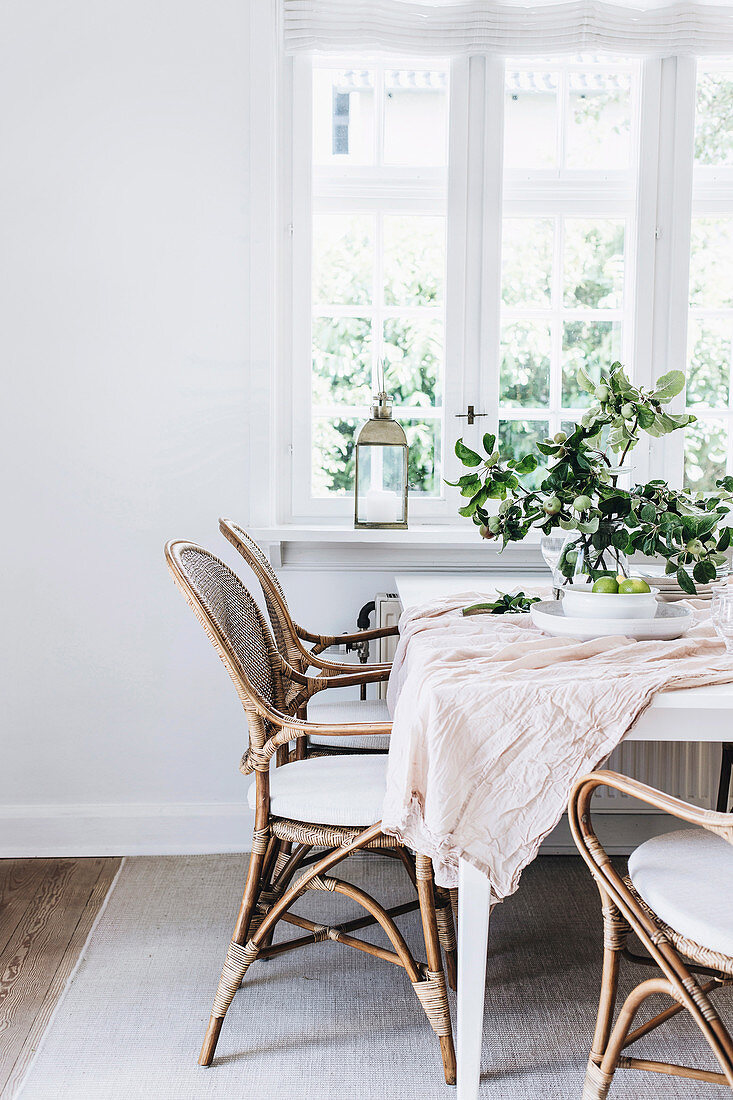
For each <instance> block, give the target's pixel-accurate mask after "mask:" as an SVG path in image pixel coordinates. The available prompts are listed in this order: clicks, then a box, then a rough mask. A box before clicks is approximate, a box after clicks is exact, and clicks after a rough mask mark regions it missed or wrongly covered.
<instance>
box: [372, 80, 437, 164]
mask: <svg viewBox="0 0 733 1100" xmlns="http://www.w3.org/2000/svg"><path fill="white" fill-rule="evenodd" d="M447 158H448V74H447V72H445V71H442V70H435V69H424V70H414V69H413V70H408V69H390V70H388V71H387V72H386V73H385V74H384V163H385V164H411V165H420V166H422V167H429V166H442V165H444V164H446V163H447Z"/></svg>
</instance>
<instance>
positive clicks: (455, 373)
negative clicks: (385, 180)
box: [260, 57, 733, 527]
mask: <svg viewBox="0 0 733 1100" xmlns="http://www.w3.org/2000/svg"><path fill="white" fill-rule="evenodd" d="M319 63H320V62H319ZM399 63H400V62H399V61H397V60H396V59H395V60H394V62H393V59H390V60H389V64H390V66H392V65H393V64H394V65H395V66H397V65H399ZM407 64H409V65H410V66H411V67H417V62H416V61H414V60H411V61H409V62H407ZM535 64H536V65H540V64H541V62H540V61H539V60H538V61H536V62H535ZM310 68H311V64H310V61H309V59H307V58H304V57H297V58H295V59H284V61H283V70H284V77H283V84H282V92H283V95H282V102H283V105H284V108H285V109H284V111H283V112H282V115H281V119H282V121H283V127H282V136H281V142H280V162H279V163H280V168H281V170H282V171H281V172H280V179H281V181H282V182H281V203H280V214H279V216H278V228H279V235H280V246H281V276H282V277H281V279H280V284H281V292H280V294H279V302H280V310H279V313H280V317H279V323H278V340H279V344H280V353H279V356H278V359H279V363H280V372H279V381H278V385H277V389H276V398H275V417H274V419H275V424H274V428H275V435H276V440H277V442H276V453H277V454H278V456H279V457H278V469H277V477H276V478H275V481H276V487H275V492H274V494H273V495H274V500H275V504H274V508H273V507H270V510H269V523H276V524H278V523H279V524H296V525H297V524H301V525H304V524H308V523H324V522H325V523H327V524H334V523H335V524H338V525H343V526H344V527H350V526H351V523H352V519H351V517H352V512H353V502H352V500H351V499H350V497H349V496H348V495H347V496H346V497H345V498H340V499H334V500H322V501H318V502H313V501H311V500H310V499H309V497H310V492H309V486H308V492H307V493H306V492H305V491H304V489H305V486H304V477H303V472H304V469H305V467H306V466H307V467H308V471H309V468H310V452H309V450H308V449H306V448H308V447H309V437H310V416H309V415H308V418H307V424H306V423H305V421H306V416H305V415H304V413H303V410H304V409H306V408H307V409H308V410H310V369H311V363H310V340H309V339H308V336H306V338H305V339H304V338H303V334H304V333H306V334H308V335H309V333H310V311H311V299H310V292H309V291H308V292H306V293H304V287H308V288H309V287H310V218H311V209H312V204H311V190H310V179H311V174H310V142H311V137H310V87H311V76H310ZM695 68H696V67H695V62H694V60H693V59H690V58H665V59H663V60H659V59H645V60H643V61H642V76H641V93H640V97H639V110H638V135H639V141H638V145H637V149H638V157H639V164H640V165H641V169H640V171H638V172H637V174H636V187H635V194H634V195H633V196H630V195H629V194H626V195H621V193H620V192H619V191H618V190H616V191H615V192H614V190H613V188H612V187H611V186H609V191H608V194H607V196H606V200H607V201H606V206H605V208H604V210H602V209H601V208H600V207H599V201H598V197H597V195H595V194H594V195H593V196H592V197H591V196H589V194H588V187H585V188H584V182H583V180H582V178H579V176H578V174H577V173H573V176H574V180H573V182H572V183H571V182H570V181H567V183H565V184H563V187H564V190H563V194H562V204H563V207H564V209H565V211H566V212H568V213H572V214H582V213H583V203H584V202H586V201H591V202H592V212H593V213H598V214H599V215H600V214H601V213H603V212H605V210H607V212H608V214H609V216H612V215H613V214H617V213H618V212H621V211H623V213H624V215H625V216H628V214H629V213H630V212H631V213H633V212H635V219H634V218H633V217H632V223H633V221H634V220H635V222H636V231H635V233H632V234H629V233H627V239H626V270H625V276H626V277H625V294H626V295H627V296H628V295H632V296H633V303H634V304H633V310H632V311H631V317H632V319H633V326H629V325H627V327H626V331H625V334H624V358H625V359H626V361H627V363H628V364H629V366H630V369H631V371H632V376H633V377H634V379H635V380H636V381H638V382H639V383H640V384H642V385H649V384H650V383H651V382H652V381H653V379H654V378H655V377H657V376H658V375H660V374H662V373H664V372H665V371H667V370H671V369H681V370H685V368H686V358H687V313H688V310H687V303H688V281H689V249H690V219H691V209H692V182H693V164H692V152H693V135H694V109H695V86H696V85H695ZM503 102H504V64H503V62H502V61H501V60H499V59H496V58H488V57H487V58H484V57H471V58H468V59H459V60H456V61H454V62H453V63H452V65H451V89H450V121H449V146H450V153H449V172H448V187H447V217H448V249H447V279H446V301H445V315H446V329H445V380H444V406H443V407H444V431H443V451H444V468H443V476H444V477H445V478H449V479H451V480H453V479H454V478H455V475H456V473H457V472H458V471H457V465H458V464H457V460H456V459H455V458H454V456H453V446H452V445H453V441H454V439H455V438H457V436H458V435H461V434H463V435H464V436H465V437H466V439H467V441H468V442H470V435H469V433H468V432H467V430H466V422H465V420H463V421H461V420H456V419H454V417H455V416H456V414H457V413H458V412H460V411H464V410H465V407H466V405H467V404H468V403H471V404H473V405H474V406H475V407H476V409H477V410H479V411H481V412H483V413H486V414H487V415H486V417H485V418H482V419H481V420H478V421H477V423H476V425H475V431H476V436H478V433H479V432H480V433H483V432H484V431H486V430H492V431H493V430H494V428H495V426H496V425H497V424H498V412H499V408H498V389H499V365H500V360H499V324H500V280H501V265H500V258H501V218H502V216H503V215H504V214H506V215H507V216H511V213H512V212H514V211H516V210H518V209H519V208H520V207H521V208H522V210H523V211H525V210H527V209H528V208H529V207H528V203H529V202H530V199H529V196H528V195H526V196H523V195H522V193H521V191H514V193H513V197H512V199H511V200H508V201H507V203H506V204H504V203H503V202H502V187H503V180H502V165H501V157H500V156H498V157H497V156H495V155H491V156H488V155H486V154H487V151H488V150H496V149H501V148H502V147H503V142H502V127H503ZM489 103H491V104H492V109H491V110H489V109H488V104H489ZM499 103H501V104H502V110H497V109H496V107H497V105H498V104H499ZM469 136H470V140H469ZM610 183H612V181H610V180H609V184H610ZM552 189H554V192H555V197H557V185H553V188H552ZM527 190H528V189H527ZM532 190H533V195H534V197H535V198H537V199H539V193H538V189H537V187H536V186H535V187H533V189H532ZM550 190H551V188H548V194H549V191H550ZM395 192H396V193H395V195H394V201H395V203H396V204H398V203H399V201H400V196H399V193H398V192H399V188H395ZM731 193H732V194H733V188H732V191H731ZM438 195H439V189H438V188H437V187H436V186H435V184H434V181H433V184H432V190H431V184H430V183H427V184H426V186H425V197H426V210H427V209H428V206H429V203H431V202H432V203H436V202H437V201H438ZM440 201H441V202H442V201H443V199H442V195H441V196H440ZM710 201H712V200H710V199H708V198H706V197H705V195H704V194H703V193H701V194H700V195H698V196H697V198H696V209H698V208H699V204H700V203H709V202H710ZM572 204H577V205H575V206H573V205H572ZM571 207H572V209H571ZM433 209H434V207H433ZM588 209H590V206H589V207H588ZM411 210H414V207H413V206H411ZM538 212H539V213H542V214H546V213H547V212H548V211H547V206H546V205H545V206H543V207H542V210H541V211H539V210H538ZM609 312H610V311H604V315H605V316H607V317H608V319H611V318H610V316H609V315H608V314H609ZM589 316H590V311H583V317H584V318H586V317H589ZM481 364H483V365H484V369H481V366H480V365H481ZM673 407H675V408H676V409H677V410H681V409H682V408H683V407H684V399H683V397H682V396H681V397H680V398H678V399H677V400H676V402H675V406H673ZM513 413H514V415H515V416H516V418H517V419H529V418H530V417H528V416H527V415H526V411H525V410H523V409H521V408H517V409H516V410H513ZM553 413H554V414H555V415H556V416H559V415H560V413H559V411H558V410H554V409H553ZM731 415H732V416H733V407H732V409H731ZM535 416H536V418H537V419H539V418H540V417H539V413H537V414H535ZM543 418H544V417H543ZM305 429H307V432H306V431H305ZM306 434H307V436H308V442H306ZM683 446H684V442H683V437H682V433H681V432H680V433H674V434H673V435H672V436H668V437H665V438H663V439H661V440H651V441H646V440H643V441H642V443H641V444H640V445H639V447H638V448H637V449H636V451H635V452H634V455H633V456H632V460H633V467H634V480H636V481H643V480H646V479H647V478H649V477H655V476H656V477H663V478H664V479H665V480H667V481H668V482H669V483H670V484H680V483H681V478H682V458H683ZM302 456H307V458H308V461H307V462H305V461H303V458H302ZM458 506H459V499H458V498H457V495H456V493H455V491H454V490H451V489H449V488H446V491H445V494H444V496H443V498H442V499H440V500H438V501H432V502H428V501H420V500H419V499H417V498H415V497H411V501H410V518H411V525H414V524H415V523H417V524H418V525H419V524H420V523H421V522H423V523H425V522H427V523H431V524H432V523H438V524H444V525H449V526H451V527H458V526H459V525H460V526H462V527H465V524H461V523H460V520H459V519H458V517H457V515H456V512H457V507H458ZM260 515H263V512H262V511H260Z"/></svg>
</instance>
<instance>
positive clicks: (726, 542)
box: [715, 527, 730, 550]
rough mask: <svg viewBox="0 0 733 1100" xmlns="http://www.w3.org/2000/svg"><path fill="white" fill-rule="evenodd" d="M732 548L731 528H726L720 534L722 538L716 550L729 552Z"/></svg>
mask: <svg viewBox="0 0 733 1100" xmlns="http://www.w3.org/2000/svg"><path fill="white" fill-rule="evenodd" d="M729 546H730V527H724V528H723V530H722V531H721V532H720V538H719V539H718V544H717V546H716V547H715V549H716V550H727V549H728V547H729Z"/></svg>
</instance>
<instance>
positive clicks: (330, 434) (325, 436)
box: [311, 416, 360, 497]
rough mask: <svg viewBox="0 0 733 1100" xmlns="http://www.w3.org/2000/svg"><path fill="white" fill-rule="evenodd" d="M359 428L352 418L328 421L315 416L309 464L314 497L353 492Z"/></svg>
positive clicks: (358, 423)
mask: <svg viewBox="0 0 733 1100" xmlns="http://www.w3.org/2000/svg"><path fill="white" fill-rule="evenodd" d="M359 427H360V422H359V421H357V420H356V419H351V418H349V419H346V418H345V419H339V420H329V419H326V418H325V417H320V416H319V417H316V418H315V419H314V421H313V451H312V454H313V464H312V467H311V491H312V493H313V496H314V497H325V496H328V495H329V494H331V493H338V494H340V495H342V496H343V495H345V494H346V493H353V491H354V465H355V462H356V457H355V454H354V452H355V449H356V436H357V433H358V430H359Z"/></svg>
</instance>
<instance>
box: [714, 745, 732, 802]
mask: <svg viewBox="0 0 733 1100" xmlns="http://www.w3.org/2000/svg"><path fill="white" fill-rule="evenodd" d="M732 769H733V744H731V743H730V742H729V741H726V742H725V743H724V744H723V755H722V759H721V761H720V780H719V781H718V798H717V802H716V806H715V808H716V810H717V811H718V813H719V814H725V813H727V812H728V802H729V799H730V779H731V770H732Z"/></svg>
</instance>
